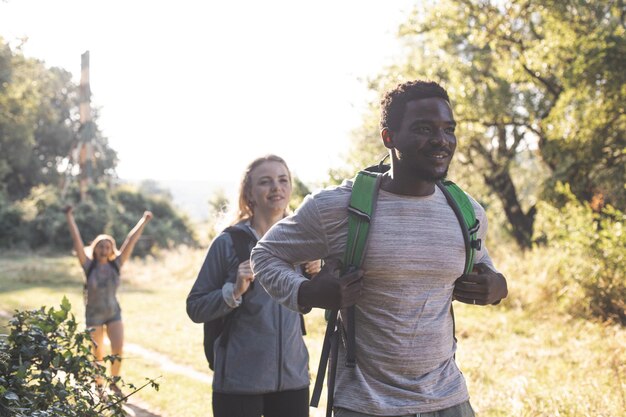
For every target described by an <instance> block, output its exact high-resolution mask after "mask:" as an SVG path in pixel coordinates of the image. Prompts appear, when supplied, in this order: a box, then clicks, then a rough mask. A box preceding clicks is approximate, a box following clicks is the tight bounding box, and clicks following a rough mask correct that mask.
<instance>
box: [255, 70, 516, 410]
mask: <svg viewBox="0 0 626 417" xmlns="http://www.w3.org/2000/svg"><path fill="white" fill-rule="evenodd" d="M455 125H456V124H455V121H454V117H453V114H452V109H451V107H450V100H449V98H448V94H447V93H446V91H445V90H444V89H443V88H442V87H441V86H439V85H438V84H437V83H434V82H425V81H414V82H408V83H404V84H401V85H399V86H397V87H396V88H395V89H394V90H392V91H390V92H388V93H387V94H386V95H385V97H384V99H383V101H382V116H381V128H382V129H381V138H382V141H383V144H384V145H385V147H386V148H387V149H388V150H389V156H390V159H391V169H390V170H389V171H388V172H386V173H385V174H383V178H382V181H381V188H380V192H379V194H378V197H377V201H376V209H375V211H374V215H373V217H372V222H371V225H370V231H369V241H368V249H367V252H366V254H365V260H364V263H363V266H362V269H361V270H357V271H354V272H351V273H348V274H345V275H343V276H341V277H339V273H338V268H339V261H338V260H339V259H342V257H343V254H344V251H345V246H346V241H347V234H348V213H347V207H348V204H349V200H350V192H351V186H352V183H351V182H349V181H347V182H345V183H344V184H342V185H341V186H339V187H336V188H330V189H326V190H323V191H321V192H319V193H316V194H315V195H313V196H312V197H311V196H310V197H307V199H306V200H305V202H304V203H303V204H302V206H301V207H300V208H299V209H298V211H297V212H296V213H295V214H294V215H293V216H290V217H288V218H286V219H284V220H283V221H281V222H279V223H277V224H276V225H275V226H274V227H273V228H272V229H271V230H270V231H269V232H268V233H267V234H266V235H265V236H264V237H263V239H262V240H261V241H260V242H259V244H258V245H257V246H256V248H255V249H254V250H253V252H252V263H253V269H254V273H255V275H256V276H257V277H258V278H259V280H260V282H261V283H262V284H263V286H264V287H265V288H266V289H267V291H268V292H269V293H270V295H272V297H274V298H276V299H277V300H278V301H279V302H281V303H282V304H284V305H285V306H287V307H289V308H291V309H293V310H296V311H300V312H307V311H308V310H309V309H311V308H312V307H319V308H327V309H337V308H340V309H344V308H346V307H348V306H350V305H355V315H356V321H355V323H356V325H355V328H356V349H357V350H356V358H357V364H356V367H354V368H348V367H346V366H345V361H344V360H339V361H338V369H337V379H336V389H335V402H334V404H335V416H345V417H348V416H349V417H369V416H409V415H410V416H415V415H420V416H422V417H423V416H429V417H434V416H438V417H444V416H445V417H452V416H454V417H468V416H473V415H474V413H473V411H472V408H471V406H470V404H469V394H468V391H467V387H466V385H465V380H464V378H463V375H462V374H461V372H460V370H459V369H458V368H457V365H456V363H455V361H454V353H455V351H456V343H455V341H454V337H453V317H452V314H451V312H450V303H451V302H452V299H453V298H454V299H456V300H458V301H461V302H464V303H469V304H477V305H489V304H497V303H498V302H499V301H500V300H501V299H503V298H504V297H506V296H507V286H506V280H505V278H504V277H503V276H502V275H501V274H499V273H497V272H495V268H494V266H493V264H492V261H491V259H490V258H489V255H488V253H487V249H486V247H485V245H484V242H485V235H486V233H487V219H486V217H485V211H484V209H483V208H482V207H481V206H480V205H479V204H478V203H477V202H476V201H474V200H473V199H472V200H471V202H472V205H473V206H474V211H475V212H476V217H477V219H478V220H479V221H480V225H481V226H480V229H479V231H478V238H479V239H481V240H482V242H483V245H482V248H481V249H479V250H478V251H477V253H476V257H475V268H474V273H473V274H471V275H467V276H463V277H462V279H458V278H459V277H461V276H462V274H463V269H464V265H465V245H464V240H463V236H462V232H461V228H460V226H459V223H458V220H457V218H456V217H455V214H454V212H453V210H452V208H451V207H450V206H449V204H448V203H447V201H446V198H445V196H444V195H443V193H442V192H441V190H440V189H439V188H438V187H436V185H435V181H437V180H440V179H443V178H444V177H445V176H446V174H447V171H448V166H449V164H450V161H451V159H452V156H453V154H454V151H455V148H456V137H455V135H454V131H455ZM319 258H322V259H325V260H326V264H325V266H324V268H322V271H321V272H320V274H319V275H318V276H317V277H315V278H314V279H312V280H307V279H306V278H304V277H303V276H301V275H300V274H298V273H296V272H294V271H293V268H292V267H291V265H293V264H299V263H302V262H305V261H308V260H311V259H319ZM343 355H345V348H344V346H342V344H340V349H339V358H342V357H344V356H343Z"/></svg>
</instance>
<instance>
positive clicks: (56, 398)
mask: <svg viewBox="0 0 626 417" xmlns="http://www.w3.org/2000/svg"><path fill="white" fill-rule="evenodd" d="M70 310H71V305H70V303H69V301H68V300H67V298H66V297H63V301H62V303H61V306H60V309H55V308H53V307H51V308H49V309H48V310H46V308H45V307H41V308H40V309H38V310H29V311H16V314H15V315H14V316H13V318H12V319H11V320H10V321H9V326H10V333H9V335H8V337H6V339H0V417H5V416H16V417H22V416H33V417H47V416H55V417H79V416H81V417H96V416H102V415H106V416H111V417H122V416H125V415H126V414H125V412H124V410H123V406H124V404H125V403H126V401H127V399H128V397H129V396H130V395H132V394H134V393H135V392H137V391H139V390H140V389H142V388H144V387H145V386H147V385H151V386H152V388H154V389H157V390H158V388H159V385H158V384H157V383H156V382H155V380H154V379H148V382H147V383H146V384H144V385H143V386H141V387H140V388H136V387H135V386H134V385H132V384H125V383H124V382H123V381H122V380H121V379H120V378H119V377H111V376H107V374H106V366H105V365H103V364H100V363H97V362H96V361H95V357H94V355H93V353H92V350H91V343H92V342H91V338H90V334H89V330H84V331H79V330H78V324H77V322H76V319H75V318H74V315H73V314H72V313H70ZM115 359H116V357H114V356H107V357H106V358H105V359H104V362H105V364H106V362H112V361H113V360H115ZM113 383H116V384H118V385H123V386H126V385H127V386H128V387H129V388H130V389H131V390H133V391H132V392H131V393H130V394H128V395H124V396H120V395H116V394H108V393H106V392H105V391H104V390H103V389H101V388H100V387H106V386H109V385H110V384H113Z"/></svg>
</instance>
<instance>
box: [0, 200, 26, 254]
mask: <svg viewBox="0 0 626 417" xmlns="http://www.w3.org/2000/svg"><path fill="white" fill-rule="evenodd" d="M23 229H24V228H23V224H22V211H21V210H20V209H19V207H16V206H15V205H12V204H11V203H10V202H9V201H8V200H7V199H6V197H5V195H4V193H2V192H0V247H5V248H6V247H13V246H16V245H18V244H19V243H21V242H23V241H24V240H25V238H26V237H25V236H24V230H23Z"/></svg>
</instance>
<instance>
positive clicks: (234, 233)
mask: <svg viewBox="0 0 626 417" xmlns="http://www.w3.org/2000/svg"><path fill="white" fill-rule="evenodd" d="M224 233H228V234H229V235H230V237H231V239H232V240H233V246H234V247H235V254H236V255H237V259H239V263H241V262H245V261H247V260H248V259H250V246H251V244H256V238H255V237H254V236H252V234H251V233H248V232H247V231H245V230H243V229H241V228H239V227H235V226H230V227H227V228H226V229H224Z"/></svg>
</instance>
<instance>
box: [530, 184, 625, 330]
mask: <svg viewBox="0 0 626 417" xmlns="http://www.w3.org/2000/svg"><path fill="white" fill-rule="evenodd" d="M556 191H557V193H558V194H559V196H560V197H561V198H560V199H559V200H560V202H561V204H560V205H559V207H555V206H552V205H549V204H547V203H541V205H540V210H539V213H540V214H539V216H538V218H537V223H536V230H537V231H538V232H539V233H541V234H542V235H541V237H540V240H543V241H545V242H546V244H547V245H548V246H550V247H551V248H553V249H555V250H556V252H557V253H561V254H562V257H561V260H560V261H559V262H558V263H557V264H556V268H555V270H554V271H551V275H552V276H553V279H551V280H550V282H549V283H547V284H548V286H549V287H551V289H552V291H553V293H554V294H559V295H560V299H561V301H562V302H563V303H564V304H565V305H566V307H567V308H568V309H569V310H570V311H571V312H573V313H576V314H580V315H583V316H587V317H589V316H595V317H600V318H602V319H605V320H615V321H617V322H620V323H622V324H626V282H625V281H624V276H625V275H626V231H625V230H624V223H625V220H626V215H624V213H622V212H621V211H619V210H617V209H616V208H613V207H611V206H607V207H605V208H604V209H603V210H602V211H601V212H600V213H598V212H594V211H593V210H592V209H591V207H590V206H589V204H587V203H580V202H579V201H577V200H576V198H575V197H574V195H573V194H572V192H571V191H570V189H569V186H568V185H563V184H558V185H557V187H556Z"/></svg>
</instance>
